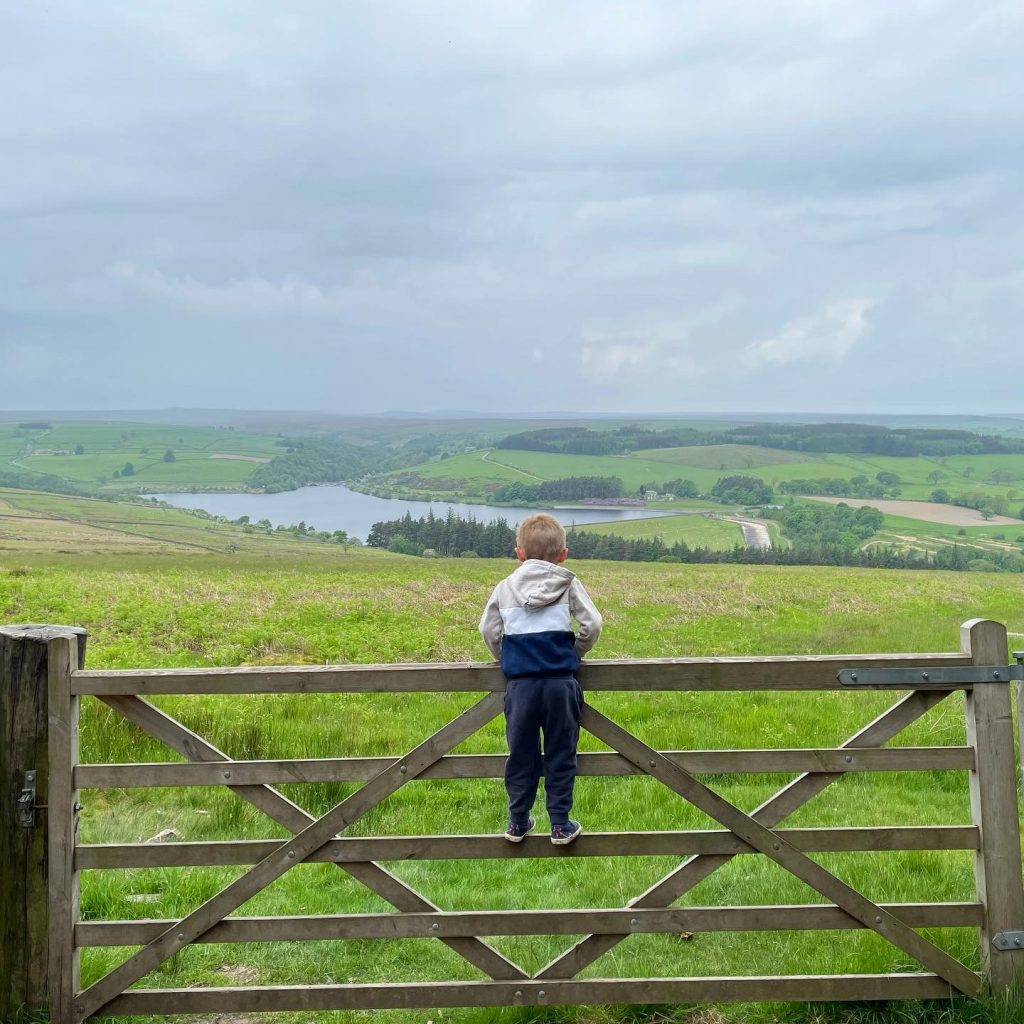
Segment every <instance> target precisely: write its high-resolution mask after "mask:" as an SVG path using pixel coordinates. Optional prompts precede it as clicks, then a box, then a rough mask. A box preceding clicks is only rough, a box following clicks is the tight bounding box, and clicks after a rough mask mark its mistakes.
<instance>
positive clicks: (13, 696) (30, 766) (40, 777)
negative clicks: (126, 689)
mask: <svg viewBox="0 0 1024 1024" xmlns="http://www.w3.org/2000/svg"><path fill="white" fill-rule="evenodd" d="M85 639H86V636H85V630H84V629H80V628H78V627H76V626H0V864H2V865H3V873H2V878H0V1021H2V1020H7V1019H13V1018H14V1016H15V1014H17V1012H18V1011H19V1010H49V1008H50V992H49V984H48V961H49V934H48V932H49V910H48V899H49V892H48V890H49V887H50V885H51V877H50V861H49V857H48V853H47V823H48V819H47V810H46V805H47V804H48V802H49V798H50V795H51V792H52V790H51V786H50V770H49V755H50V750H49V744H48V732H49V729H48V718H49V714H50V702H49V692H48V691H49V686H50V681H51V670H52V669H54V668H58V669H59V666H56V665H51V657H52V654H51V652H53V653H56V652H55V651H54V647H53V642H54V641H60V642H62V643H63V644H64V645H65V655H64V657H65V659H66V658H68V657H69V656H71V655H72V654H73V653H74V650H75V648H77V654H76V655H74V657H75V661H76V662H77V667H79V668H81V667H82V665H83V664H84V661H85ZM69 667H71V666H68V665H65V666H64V672H65V673H66V672H67V670H68V668H69ZM30 773H35V774H34V776H33V775H32V774H30ZM70 785H71V780H70V778H69V779H68V780H67V786H68V787H70ZM68 813H69V815H70V813H71V811H70V809H69V811H68ZM58 871H59V869H58ZM65 941H67V940H65Z"/></svg>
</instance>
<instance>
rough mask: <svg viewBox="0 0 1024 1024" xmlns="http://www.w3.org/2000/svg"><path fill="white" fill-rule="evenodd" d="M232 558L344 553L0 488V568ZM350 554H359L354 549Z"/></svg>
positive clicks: (123, 507) (130, 507)
mask: <svg viewBox="0 0 1024 1024" xmlns="http://www.w3.org/2000/svg"><path fill="white" fill-rule="evenodd" d="M211 553H212V554H225V555H231V556H233V557H234V558H235V559H236V560H237V561H244V560H246V559H253V560H256V561H261V560H262V561H266V560H268V559H269V560H281V559H285V560H287V559H298V560H300V561H303V562H306V561H314V562H328V563H329V562H331V561H332V560H336V559H338V558H343V557H345V558H347V557H349V555H348V554H347V553H346V552H345V551H344V550H343V549H342V548H341V547H340V546H339V545H337V544H333V543H330V544H329V543H325V542H323V541H322V540H320V539H316V538H311V537H297V536H295V535H293V534H290V533H285V532H276V531H275V532H273V533H271V534H269V535H268V534H264V533H262V532H260V531H253V532H246V530H244V529H242V528H241V527H238V526H231V525H229V524H224V523H218V522H215V521H213V520H210V519H204V518H202V517H200V516H196V515H191V514H189V513H188V512H185V511H183V510H181V509H170V508H160V507H158V506H154V505H151V504H146V503H138V502H129V501H107V500H103V499H97V498H73V497H70V496H68V495H63V494H48V493H44V492H38V491H23V490H12V489H10V488H0V565H4V564H6V565H16V564H19V563H20V562H22V561H24V560H29V561H32V562H36V561H46V562H54V561H56V562H62V561H66V560H67V559H69V558H78V557H85V558H89V557H90V556H93V555H99V556H103V557H105V558H112V557H126V558H129V559H130V558H138V557H141V556H152V555H159V556H161V557H162V558H163V560H164V561H165V562H168V561H171V562H173V561H174V560H176V559H180V558H181V557H183V556H188V557H194V556H197V555H201V556H207V555H210V554H211ZM352 554H353V555H355V556H358V555H359V554H360V552H359V549H354V551H353V552H352Z"/></svg>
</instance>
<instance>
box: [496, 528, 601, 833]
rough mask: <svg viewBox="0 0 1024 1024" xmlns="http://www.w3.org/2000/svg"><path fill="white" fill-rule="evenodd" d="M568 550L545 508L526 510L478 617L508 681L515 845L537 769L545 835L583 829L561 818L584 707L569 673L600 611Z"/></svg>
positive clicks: (527, 823)
mask: <svg viewBox="0 0 1024 1024" xmlns="http://www.w3.org/2000/svg"><path fill="white" fill-rule="evenodd" d="M568 554H569V551H568V549H567V548H566V546H565V530H563V529H562V526H561V524H560V523H559V522H558V520H557V519H555V517H554V516H549V515H547V514H546V513H543V512H542V513H540V514H538V515H534V516H527V518H526V519H524V520H523V521H522V522H521V523H520V524H519V528H518V529H517V530H516V558H518V559H519V561H520V562H521V563H522V564H521V565H520V566H519V568H518V569H516V571H515V572H514V573H512V575H511V576H507V577H506V578H505V579H503V580H502V581H501V582H500V583H499V584H498V585H497V586H496V587H495V588H494V591H493V593H492V594H491V597H490V600H489V601H488V602H487V606H486V607H485V608H484V613H483V616H482V617H481V619H480V634H481V636H483V638H484V643H486V644H487V647H488V649H489V650H490V652H491V653H492V654H493V655H494V656H495V658H498V659H499V660H500V662H501V671H502V672H503V673H504V674H505V678H506V680H507V681H508V685H507V686H506V688H505V736H506V738H507V740H508V751H509V753H508V761H507V762H506V763H505V789H506V790H507V791H508V813H509V823H508V828H506V829H505V838H506V839H507V840H508V841H509V842H510V843H521V842H522V841H523V839H524V838H525V837H526V835H527V834H528V833H529V832H531V831H533V828H534V827H535V825H536V824H537V823H536V821H535V820H534V819H533V818H532V817H531V816H530V810H531V808H532V807H533V802H534V800H535V799H536V797H537V784H538V782H539V781H540V777H541V775H542V774H543V776H544V786H545V793H546V799H547V811H548V817H549V819H550V820H551V842H552V843H554V844H555V845H556V846H565V845H566V844H568V843H571V842H572V841H573V840H574V839H575V838H576V837H577V836H578V835H579V834H580V832H582V831H583V829H582V827H581V826H580V823H579V822H578V821H573V820H572V819H571V818H570V817H569V811H570V810H571V809H572V789H573V783H574V782H575V780H576V743H577V741H578V740H579V735H580V712H581V710H582V708H583V691H582V689H581V688H580V684H579V683H578V682H577V681H576V677H575V675H574V673H575V672H576V669H577V668H579V664H580V658H582V657H583V655H584V654H586V653H587V651H589V650H590V648H591V647H593V646H594V644H595V643H596V642H597V637H598V634H599V633H600V632H601V616H600V614H599V613H598V610H597V609H596V608H595V607H594V603H593V601H591V600H590V595H589V594H588V593H587V592H586V590H585V589H584V588H583V584H582V583H580V581H579V580H578V579H577V578H576V576H575V575H574V574H573V573H571V572H570V571H569V570H568V569H566V568H564V566H563V565H562V563H563V562H564V561H565V559H566V557H567V556H568ZM570 618H573V619H575V620H576V621H577V622H578V623H579V635H574V634H573V631H572V623H571V622H570ZM542 733H543V735H544V752H543V755H542V754H541V734H542Z"/></svg>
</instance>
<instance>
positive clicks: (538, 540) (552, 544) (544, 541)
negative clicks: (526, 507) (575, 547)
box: [516, 512, 565, 562]
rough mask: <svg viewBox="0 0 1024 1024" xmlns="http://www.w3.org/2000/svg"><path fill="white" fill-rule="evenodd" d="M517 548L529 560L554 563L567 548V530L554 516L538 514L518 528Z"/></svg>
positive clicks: (529, 517) (527, 519)
mask: <svg viewBox="0 0 1024 1024" xmlns="http://www.w3.org/2000/svg"><path fill="white" fill-rule="evenodd" d="M516 547H517V548H521V549H522V550H523V552H524V553H525V555H526V557H527V558H539V559H541V560H542V561H545V562H553V561H555V559H556V558H557V557H558V556H559V555H560V554H561V553H562V551H563V550H564V548H565V530H564V529H563V527H562V524H561V523H560V522H559V521H558V520H557V519H556V518H555V517H554V516H551V515H548V514H547V512H538V513H537V514H536V515H533V516H527V517H526V518H525V519H524V520H523V521H522V522H521V523H520V524H519V526H518V527H517V528H516Z"/></svg>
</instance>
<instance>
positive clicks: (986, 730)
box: [962, 619, 1024, 994]
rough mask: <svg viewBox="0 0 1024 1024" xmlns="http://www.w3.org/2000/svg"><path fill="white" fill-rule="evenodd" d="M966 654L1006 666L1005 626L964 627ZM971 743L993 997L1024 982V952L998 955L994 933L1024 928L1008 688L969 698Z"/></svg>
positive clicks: (984, 948)
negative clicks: (974, 762) (975, 765)
mask: <svg viewBox="0 0 1024 1024" xmlns="http://www.w3.org/2000/svg"><path fill="white" fill-rule="evenodd" d="M962 638H963V646H964V649H965V650H967V651H970V653H971V657H972V659H974V660H975V661H976V662H977V663H978V664H979V665H1004V664H1006V658H1007V648H1006V627H1005V626H1004V625H1002V624H1001V623H999V622H991V621H989V620H987V619H972V620H971V621H970V622H965V623H964V625H963V627H962ZM965 711H966V715H967V742H968V743H969V744H971V746H973V747H974V748H975V758H976V762H977V770H976V771H974V772H972V773H971V775H970V793H971V815H972V818H973V821H974V823H975V825H977V826H978V831H979V837H980V845H979V849H978V852H977V855H976V856H975V859H974V877H975V880H976V883H977V888H978V898H979V899H980V900H981V902H982V903H983V904H984V905H985V922H984V924H983V925H982V927H981V930H980V933H979V941H980V945H981V965H982V971H983V972H984V974H985V976H986V978H987V980H988V983H989V986H990V988H991V989H992V991H993V992H996V993H999V994H1003V993H1005V992H1007V991H1008V990H1009V989H1010V988H1011V987H1012V986H1013V985H1014V984H1015V983H1019V982H1022V981H1024V949H1017V950H1006V951H1001V950H999V949H997V948H996V947H995V946H994V945H993V944H992V938H993V936H995V935H996V934H997V933H999V932H1001V931H1007V930H1017V929H1020V928H1024V884H1022V879H1021V849H1020V831H1019V824H1018V823H1019V821H1020V815H1019V811H1018V808H1017V767H1016V764H1015V763H1014V755H1013V720H1012V717H1011V711H1010V685H1009V683H1007V684H1005V685H1004V684H1000V683H987V684H985V685H984V686H975V687H974V688H973V689H972V690H970V691H969V692H968V694H967V700H966V704H965Z"/></svg>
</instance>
